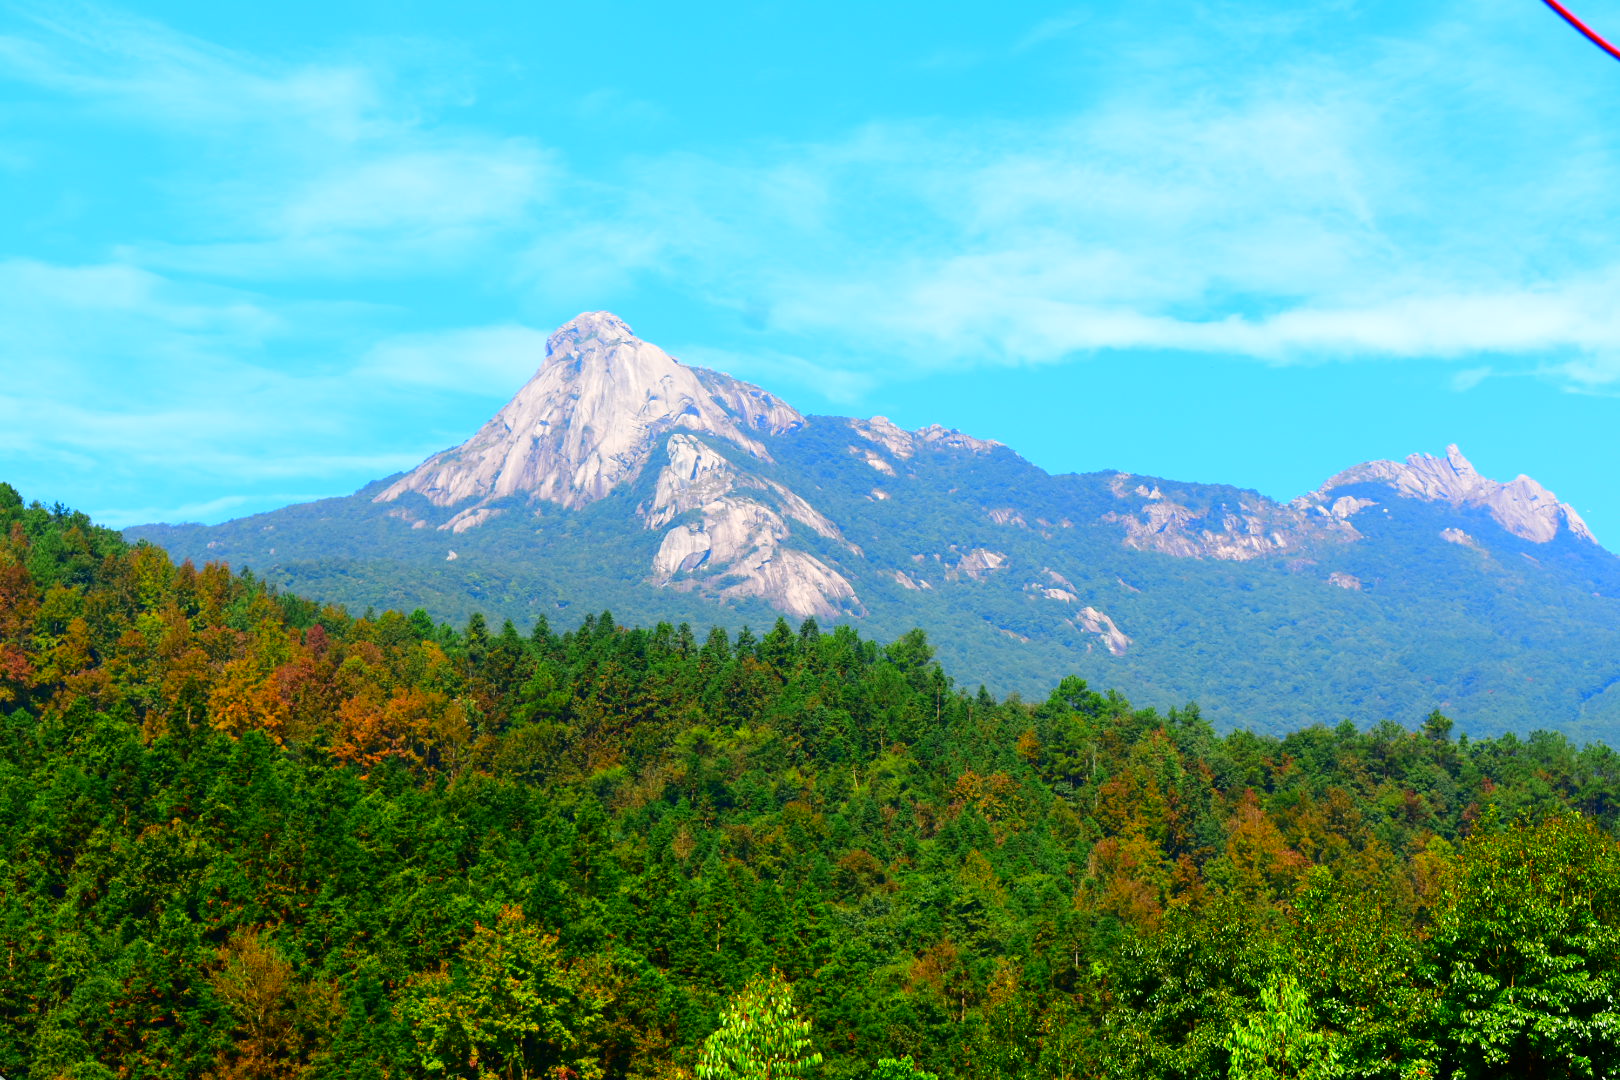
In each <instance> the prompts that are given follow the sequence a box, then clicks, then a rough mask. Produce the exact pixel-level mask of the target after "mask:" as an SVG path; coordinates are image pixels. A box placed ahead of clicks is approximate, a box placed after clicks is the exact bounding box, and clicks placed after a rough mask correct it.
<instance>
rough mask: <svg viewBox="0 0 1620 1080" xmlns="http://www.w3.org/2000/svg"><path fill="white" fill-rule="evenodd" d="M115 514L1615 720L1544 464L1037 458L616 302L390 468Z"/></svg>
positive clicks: (1612, 667) (330, 547)
mask: <svg viewBox="0 0 1620 1080" xmlns="http://www.w3.org/2000/svg"><path fill="white" fill-rule="evenodd" d="M1091 407H1106V403H1095V404H1094V405H1093V404H1085V403H1082V404H1081V405H1080V406H1079V407H1078V408H1077V410H1076V415H1075V431H1074V434H1075V437H1076V438H1079V439H1083V438H1084V437H1085V412H1086V410H1087V409H1088V408H1091ZM1144 431H1145V433H1146V432H1148V431H1149V428H1148V427H1147V426H1146V425H1145V426H1144ZM1212 437H1214V435H1213V433H1212ZM1118 452H1119V451H1118V450H1110V453H1111V454H1112V453H1118ZM1279 452H1286V450H1285V449H1284V450H1280V451H1279ZM1189 464H1191V463H1189ZM130 534H131V535H132V536H136V537H141V538H146V539H150V540H152V541H154V542H156V543H159V544H162V545H163V546H165V547H167V548H168V549H169V550H171V551H172V552H173V553H174V554H175V555H176V556H177V557H188V558H192V559H194V560H198V561H202V560H219V559H223V560H226V561H229V562H230V563H232V564H233V565H236V566H247V567H250V568H252V569H253V570H254V571H255V572H256V573H259V574H261V575H263V576H266V577H268V578H270V579H271V580H273V581H276V582H280V583H284V584H287V585H289V586H292V587H295V588H297V589H298V590H299V591H301V592H303V593H305V594H306V595H310V596H313V597H316V598H319V599H323V600H326V601H329V602H333V603H342V604H346V605H348V606H350V607H351V608H354V609H359V608H363V607H366V606H368V605H376V606H379V607H381V606H393V607H403V608H407V609H409V608H412V607H416V606H423V607H425V608H427V609H428V610H429V612H430V613H431V614H433V615H435V616H438V617H441V618H449V619H462V618H465V617H466V616H467V615H468V614H469V613H470V612H472V611H475V610H477V611H482V612H485V613H486V614H488V615H489V616H491V617H494V618H497V619H499V618H503V617H504V618H511V619H513V620H514V621H517V622H518V623H520V624H528V623H532V622H533V621H534V620H535V619H536V618H538V617H541V616H547V617H549V618H553V619H555V618H558V617H559V614H560V613H563V612H566V614H563V615H562V618H563V619H564V620H566V621H572V620H573V619H574V618H576V617H578V615H580V614H583V613H584V612H585V611H597V610H601V609H603V608H609V609H611V610H612V611H613V612H614V613H615V615H616V616H618V617H620V618H621V619H624V620H627V621H638V622H645V621H651V620H655V619H670V620H689V621H691V622H693V623H694V624H698V625H702V624H707V623H711V622H719V623H725V624H729V625H739V624H750V625H752V626H754V627H756V628H763V627H764V626H768V625H769V623H770V622H772V621H774V619H775V618H777V617H778V616H783V617H787V618H789V619H792V620H798V619H803V618H806V617H814V618H816V619H818V620H821V621H823V622H826V621H829V620H852V621H856V622H858V623H860V624H861V625H862V627H863V630H865V631H866V632H869V633H873V634H876V635H879V636H887V637H895V636H898V635H900V634H902V633H904V632H905V631H906V630H907V629H909V628H910V627H912V626H919V627H922V628H923V629H925V630H926V631H927V633H928V634H929V636H930V639H931V640H932V642H933V643H934V645H935V646H936V648H938V650H939V652H940V654H941V657H942V659H943V660H944V661H945V663H946V666H947V668H948V669H949V670H951V671H952V672H953V673H954V674H955V676H956V677H957V678H958V679H960V680H962V681H965V682H968V683H970V684H971V683H975V682H980V681H982V682H984V683H986V684H988V685H989V686H990V687H992V688H993V689H997V690H1013V689H1026V688H1027V689H1030V690H1034V689H1036V688H1038V687H1041V686H1045V685H1048V684H1050V682H1051V681H1052V680H1053V679H1054V678H1056V677H1058V676H1060V675H1061V674H1064V673H1067V672H1075V673H1078V674H1080V675H1082V676H1084V677H1086V678H1088V679H1091V680H1092V681H1094V682H1096V683H1098V684H1100V685H1105V686H1117V687H1119V688H1120V689H1121V690H1122V691H1124V692H1125V693H1127V694H1128V695H1129V696H1130V697H1132V698H1133V699H1137V700H1141V701H1145V702H1149V703H1153V704H1159V705H1172V704H1180V703H1183V702H1185V701H1188V700H1196V701H1197V702H1198V703H1199V704H1200V705H1201V706H1202V707H1203V708H1204V709H1205V711H1206V713H1208V714H1209V715H1211V717H1212V719H1214V720H1215V721H1216V722H1217V723H1219V724H1223V725H1232V724H1250V725H1254V726H1257V727H1281V726H1297V725H1299V724H1303V723H1309V722H1312V721H1317V720H1322V721H1328V722H1335V721H1337V720H1339V719H1342V718H1349V719H1352V720H1355V721H1358V722H1371V721H1376V720H1379V719H1383V718H1395V719H1399V720H1403V721H1408V722H1410V721H1413V720H1415V719H1416V718H1418V717H1419V716H1421V715H1422V714H1424V713H1426V712H1427V711H1429V710H1430V709H1433V708H1440V709H1442V710H1444V711H1446V712H1448V713H1450V714H1452V715H1454V716H1455V717H1456V718H1457V719H1458V721H1459V723H1460V724H1461V726H1462V727H1463V728H1464V729H1468V730H1473V731H1477V732H1494V731H1499V730H1505V729H1514V730H1530V729H1532V728H1537V727H1557V728H1561V729H1564V730H1570V731H1574V732H1577V733H1580V734H1586V735H1610V736H1612V735H1613V734H1614V733H1616V732H1620V691H1616V690H1613V689H1612V688H1613V687H1615V686H1616V685H1617V683H1620V560H1617V559H1616V558H1615V557H1614V556H1613V555H1611V554H1610V553H1609V552H1607V551H1606V550H1604V549H1603V548H1602V547H1601V546H1600V545H1599V544H1598V543H1597V540H1596V538H1595V537H1594V536H1593V535H1592V532H1591V530H1589V529H1588V528H1587V527H1586V525H1585V523H1584V522H1583V521H1582V520H1581V518H1580V516H1579V515H1578V514H1577V513H1576V511H1575V510H1574V509H1573V508H1571V507H1569V506H1567V505H1565V504H1564V503H1562V502H1560V501H1559V500H1558V499H1557V498H1556V497H1555V496H1554V495H1553V494H1552V493H1551V492H1549V491H1548V490H1546V489H1545V488H1543V487H1542V486H1541V485H1540V484H1538V483H1537V482H1536V481H1534V480H1532V479H1530V478H1529V477H1525V476H1519V477H1517V478H1516V479H1514V480H1512V481H1509V482H1506V483H1502V482H1498V481H1495V480H1491V479H1488V478H1485V477H1483V476H1480V475H1479V474H1478V472H1477V471H1476V470H1475V469H1474V468H1473V466H1472V465H1471V464H1470V463H1469V462H1468V460H1467V459H1466V458H1465V457H1464V456H1463V454H1462V452H1461V451H1460V450H1459V449H1458V448H1457V447H1456V446H1451V447H1448V448H1447V450H1446V452H1445V455H1444V456H1443V457H1433V456H1430V455H1427V454H1414V455H1412V456H1411V457H1409V458H1407V459H1406V460H1405V461H1404V462H1394V461H1372V462H1367V463H1364V464H1361V465H1356V466H1354V467H1352V468H1350V469H1347V470H1345V471H1344V472H1341V473H1340V474H1338V475H1337V476H1334V477H1333V478H1331V479H1330V480H1328V481H1327V482H1326V483H1325V484H1323V485H1322V487H1321V488H1319V489H1318V490H1316V491H1314V492H1311V493H1309V494H1306V495H1303V496H1301V497H1300V498H1297V499H1295V500H1293V501H1292V502H1289V503H1286V504H1285V503H1278V502H1275V501H1273V500H1271V499H1268V498H1266V497H1264V496H1262V495H1260V494H1258V493H1255V492H1252V491H1246V490H1241V489H1237V488H1231V487H1225V486H1220V485H1211V484H1184V483H1177V482H1174V481H1170V480H1166V479H1163V478H1157V477H1146V476H1135V475H1131V474H1128V473H1123V472H1117V471H1099V472H1093V473H1086V474H1078V475H1077V474H1069V475H1062V476H1052V475H1049V474H1047V473H1045V472H1044V471H1042V470H1040V469H1038V468H1036V467H1035V466H1033V465H1031V464H1029V463H1028V462H1026V461H1024V460H1023V459H1022V458H1020V457H1019V456H1018V455H1017V454H1016V453H1015V452H1014V450H1013V449H1010V448H1008V447H1006V446H1002V445H1001V444H999V443H995V442H989V441H984V440H979V439H975V438H973V437H971V436H969V435H966V434H963V433H961V432H958V431H952V430H946V429H944V428H941V427H925V428H923V429H921V430H918V431H905V430H902V429H901V428H899V427H898V426H896V425H895V424H893V423H891V422H889V421H888V420H886V419H884V418H883V417H873V418H870V419H864V420H863V419H848V418H840V417H822V416H810V417H806V416H803V415H801V414H800V413H798V412H797V411H796V410H795V409H794V408H793V407H792V406H791V405H789V404H788V403H786V402H784V401H782V400H781V399H779V398H777V397H775V396H773V395H772V394H770V393H768V392H766V391H765V390H762V389H760V388H758V387H755V386H752V385H749V384H747V383H743V382H740V381H738V380H736V379H733V378H731V377H730V376H727V375H724V374H721V373H719V372H715V371H709V370H705V369H703V368H697V367H690V366H687V365H684V364H681V363H680V362H678V361H677V360H675V359H674V358H672V357H670V356H669V355H668V354H667V353H665V352H664V351H663V350H662V349H660V348H658V347H657V346H656V345H653V344H651V343H648V342H645V341H642V340H640V339H638V338H637V337H636V336H635V335H634V334H633V332H632V331H631V330H630V328H629V327H628V326H627V325H626V324H625V323H624V322H623V321H622V320H620V319H619V318H617V317H616V316H613V315H611V314H608V313H605V312H594V313H587V314H584V315H581V316H579V317H578V318H576V319H574V320H573V321H572V322H570V323H568V324H567V325H565V326H563V327H562V328H561V329H559V330H558V331H557V332H556V333H554V334H553V335H551V337H550V339H549V341H548V344H547V349H546V356H545V358H544V360H543V362H542V363H541V364H540V365H539V368H538V370H537V372H536V373H535V375H534V377H533V378H532V379H531V380H530V381H529V382H528V383H527V384H526V385H525V386H524V387H523V388H522V389H520V390H519V391H518V393H517V395H516V396H515V397H514V398H513V399H512V400H511V402H510V403H509V404H508V405H507V406H506V407H505V408H503V409H501V410H500V412H499V413H497V414H496V416H495V417H494V418H492V419H491V420H490V421H489V422H488V423H487V424H485V425H484V426H483V428H482V429H481V430H479V431H478V432H477V433H475V434H474V435H473V436H472V437H471V438H470V439H468V440H467V441H466V442H465V443H463V444H462V445H460V446H457V447H453V448H451V449H448V450H446V451H444V452H442V453H439V454H436V455H434V456H433V457H431V458H429V459H428V460H427V461H425V462H423V463H422V464H421V465H420V466H418V467H417V468H415V469H413V470H412V471H410V472H408V473H406V474H403V475H400V476H395V477H389V478H387V479H385V480H380V481H378V482H377V483H375V484H372V485H369V486H368V487H366V488H365V489H363V490H362V491H360V492H358V493H356V494H355V495H353V496H349V497H346V498H340V499H328V500H323V501H320V502H315V503H308V504H303V505H297V506H291V507H287V508H285V509H282V510H278V511H274V512H271V513H267V514H260V515H256V516H253V517H249V518H243V519H240V520H237V521H232V522H227V523H225V524H222V525H218V526H198V525H181V526H160V525H154V526H143V527H140V528H136V529H132V530H130Z"/></svg>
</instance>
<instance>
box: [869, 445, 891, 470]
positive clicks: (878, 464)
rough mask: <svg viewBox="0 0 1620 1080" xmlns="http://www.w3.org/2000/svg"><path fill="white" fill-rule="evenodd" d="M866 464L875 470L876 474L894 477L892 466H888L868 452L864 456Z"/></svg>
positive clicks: (885, 462)
mask: <svg viewBox="0 0 1620 1080" xmlns="http://www.w3.org/2000/svg"><path fill="white" fill-rule="evenodd" d="M866 463H867V464H868V465H870V466H872V468H874V469H876V470H877V471H878V472H880V473H882V474H883V475H884V476H893V475H894V466H893V465H890V464H889V463H888V462H887V461H884V460H883V459H882V458H881V457H879V456H878V455H876V454H874V453H871V452H870V451H868V452H867V454H866Z"/></svg>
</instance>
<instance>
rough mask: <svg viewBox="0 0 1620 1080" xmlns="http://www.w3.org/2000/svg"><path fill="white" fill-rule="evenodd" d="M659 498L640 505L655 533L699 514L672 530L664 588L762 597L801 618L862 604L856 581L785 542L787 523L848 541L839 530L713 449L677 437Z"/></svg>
mask: <svg viewBox="0 0 1620 1080" xmlns="http://www.w3.org/2000/svg"><path fill="white" fill-rule="evenodd" d="M665 448H666V451H667V456H668V461H667V464H665V465H664V467H663V468H662V469H660V470H659V473H658V479H657V482H656V484H655V485H654V488H653V496H652V499H651V500H650V501H649V502H648V503H647V504H646V505H644V506H642V507H641V508H640V513H641V516H642V521H643V522H644V523H645V524H646V526H647V528H649V529H658V528H663V527H664V526H666V525H668V524H669V523H670V522H672V521H674V520H675V519H677V518H679V517H682V516H687V515H691V514H692V513H693V512H694V511H695V512H696V515H695V516H696V518H697V520H695V521H688V522H685V523H682V524H678V525H676V526H675V527H674V528H672V529H670V530H669V531H668V532H667V533H665V534H664V540H663V543H662V544H661V545H659V549H658V553H657V555H655V556H654V557H653V565H652V581H653V583H654V584H656V585H662V586H667V587H675V588H696V589H699V590H700V591H702V592H703V593H704V594H705V595H711V596H716V597H730V598H736V597H744V596H748V597H758V598H759V599H762V600H765V601H766V602H767V603H769V604H771V605H772V606H773V607H775V608H776V609H777V610H779V611H783V612H786V613H788V614H792V615H797V616H800V617H801V618H802V617H806V616H811V615H820V616H824V617H826V616H833V615H837V614H841V613H843V612H845V611H846V610H848V609H849V608H850V607H851V606H858V600H857V599H856V596H855V589H854V587H853V586H851V585H850V583H849V581H848V580H847V579H846V578H844V576H843V575H841V574H839V573H838V572H837V571H836V570H833V569H832V568H831V567H829V566H827V565H826V564H825V563H824V562H822V561H821V560H820V559H817V558H816V557H815V556H813V555H810V554H808V553H806V552H804V551H800V550H797V549H795V548H792V547H788V546H786V545H785V542H786V541H787V540H788V538H789V537H790V536H792V535H793V530H792V527H791V526H790V525H789V519H791V520H792V521H796V522H798V523H799V524H801V525H803V526H805V527H807V528H808V529H810V530H811V531H813V532H815V533H818V534H820V535H821V536H824V537H826V538H827V539H829V540H835V541H837V542H839V543H841V544H842V545H843V546H844V547H845V548H846V549H848V550H849V551H851V552H852V553H855V554H859V551H860V549H859V548H857V547H855V546H854V545H853V544H850V543H848V542H847V541H846V540H844V538H843V535H842V533H841V532H840V531H839V529H838V527H837V526H836V525H834V524H833V523H832V522H831V521H830V520H828V518H827V517H826V516H825V515H823V514H821V513H820V512H819V511H817V510H816V509H815V507H813V506H811V505H810V504H809V503H808V502H806V501H805V500H804V499H803V498H801V497H800V496H798V495H796V494H794V493H793V492H792V491H789V490H788V489H787V488H785V487H783V486H782V485H781V484H778V483H776V482H774V481H772V480H767V479H765V478H763V477H759V476H755V475H753V474H752V473H749V472H746V471H744V470H741V469H739V468H737V467H736V466H735V465H734V464H732V462H731V461H730V460H729V459H727V458H726V457H725V456H724V455H722V454H721V453H720V452H719V451H718V450H716V449H715V448H714V447H711V446H708V445H707V444H705V443H704V442H703V441H702V440H701V439H698V438H696V437H695V436H692V435H686V434H676V435H671V436H670V437H669V440H668V442H667V443H666V444H665Z"/></svg>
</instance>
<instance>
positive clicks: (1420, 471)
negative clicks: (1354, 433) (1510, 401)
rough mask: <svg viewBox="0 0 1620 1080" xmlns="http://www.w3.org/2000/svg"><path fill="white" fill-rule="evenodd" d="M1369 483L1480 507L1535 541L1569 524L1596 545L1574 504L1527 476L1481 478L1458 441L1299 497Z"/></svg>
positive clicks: (1357, 471) (1371, 466)
mask: <svg viewBox="0 0 1620 1080" xmlns="http://www.w3.org/2000/svg"><path fill="white" fill-rule="evenodd" d="M1366 483H1380V484H1384V485H1386V486H1387V487H1389V488H1391V489H1393V490H1394V491H1395V493H1396V494H1397V495H1399V496H1401V497H1402V498H1406V499H1423V500H1425V501H1428V502H1447V503H1450V504H1451V505H1453V506H1469V507H1482V508H1484V509H1486V510H1488V511H1489V512H1490V515H1491V517H1492V518H1494V519H1495V520H1496V523H1497V524H1498V525H1500V526H1502V528H1504V529H1506V530H1507V531H1508V532H1510V533H1512V534H1513V535H1514V536H1518V537H1521V538H1523V539H1525V540H1530V541H1532V542H1534V543H1538V544H1544V543H1546V542H1547V541H1549V540H1551V539H1553V538H1554V537H1555V536H1557V535H1558V532H1559V529H1560V528H1565V527H1567V528H1568V529H1569V531H1570V532H1571V533H1572V534H1574V535H1575V536H1577V537H1579V538H1580V539H1582V540H1586V541H1588V542H1590V543H1593V544H1595V543H1597V538H1596V537H1594V536H1593V535H1592V530H1591V529H1589V528H1587V527H1586V522H1584V521H1582V520H1581V516H1580V515H1579V514H1577V513H1576V512H1575V510H1574V508H1573V507H1571V506H1569V505H1567V504H1565V503H1561V502H1559V501H1558V498H1557V496H1555V495H1554V494H1553V493H1552V492H1550V491H1548V490H1547V489H1546V488H1544V487H1542V486H1541V485H1540V484H1538V483H1536V482H1535V481H1534V480H1532V479H1530V477H1528V476H1523V475H1520V476H1519V477H1517V478H1516V479H1513V480H1510V481H1508V482H1507V483H1505V484H1504V483H1502V482H1500V481H1497V480H1492V479H1490V478H1488V477H1484V476H1481V475H1480V474H1479V472H1478V470H1476V469H1475V468H1474V466H1473V464H1472V463H1471V462H1469V460H1468V459H1467V458H1465V457H1463V454H1462V451H1461V450H1459V449H1457V446H1456V444H1455V443H1454V444H1452V445H1451V446H1448V447H1446V456H1445V457H1443V458H1438V457H1434V456H1432V455H1430V454H1413V455H1411V456H1410V457H1408V458H1407V459H1406V460H1405V461H1369V462H1366V463H1364V464H1361V465H1357V466H1355V467H1354V468H1350V469H1346V470H1345V471H1344V472H1342V473H1339V474H1338V475H1337V476H1335V477H1333V479H1331V480H1329V481H1328V482H1327V483H1326V484H1323V485H1322V487H1321V488H1320V489H1319V490H1317V491H1316V492H1314V493H1313V494H1311V495H1307V496H1305V497H1304V499H1303V500H1299V501H1303V502H1307V503H1309V502H1315V503H1318V504H1320V503H1323V502H1325V501H1326V499H1327V497H1328V493H1329V492H1331V491H1333V490H1334V489H1335V488H1341V487H1345V486H1347V485H1350V484H1366ZM1335 505H1337V503H1335Z"/></svg>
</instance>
